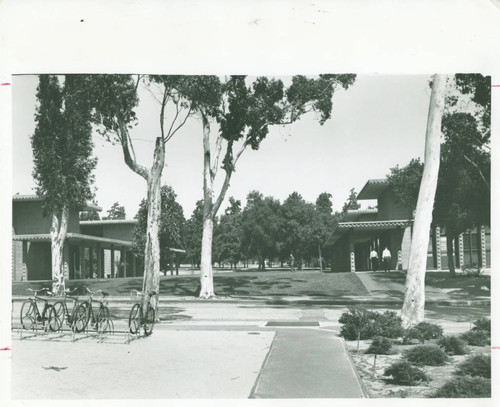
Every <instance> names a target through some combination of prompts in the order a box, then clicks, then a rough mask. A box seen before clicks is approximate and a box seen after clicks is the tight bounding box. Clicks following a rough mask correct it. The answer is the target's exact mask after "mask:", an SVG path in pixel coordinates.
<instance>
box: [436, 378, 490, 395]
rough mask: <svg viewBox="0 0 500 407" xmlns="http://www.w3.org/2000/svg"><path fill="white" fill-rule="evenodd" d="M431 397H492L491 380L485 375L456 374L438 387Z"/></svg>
mask: <svg viewBox="0 0 500 407" xmlns="http://www.w3.org/2000/svg"><path fill="white" fill-rule="evenodd" d="M431 397H445V398H482V397H491V380H490V379H485V378H484V377H472V376H456V377H454V378H452V379H450V380H448V381H447V382H446V383H445V384H443V385H442V386H441V387H440V388H439V389H437V390H436V391H435V392H434V393H433V394H432V395H431Z"/></svg>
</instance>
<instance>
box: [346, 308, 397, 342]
mask: <svg viewBox="0 0 500 407" xmlns="http://www.w3.org/2000/svg"><path fill="white" fill-rule="evenodd" d="M339 322H340V323H341V324H343V325H342V327H341V329H340V335H341V336H342V337H343V338H345V339H347V340H356V339H357V338H358V333H359V339H361V340H364V339H371V338H374V337H376V336H383V337H386V338H399V337H402V336H403V334H404V329H403V326H402V321H401V317H399V316H398V315H397V314H396V312H394V311H385V312H384V313H379V312H375V311H368V310H365V309H360V308H353V307H351V308H349V309H348V311H346V312H344V313H342V315H341V316H340V318H339Z"/></svg>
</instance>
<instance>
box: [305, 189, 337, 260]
mask: <svg viewBox="0 0 500 407" xmlns="http://www.w3.org/2000/svg"><path fill="white" fill-rule="evenodd" d="M331 198H332V194H330V193H327V192H323V193H321V194H320V195H319V196H318V198H317V199H316V205H315V211H314V223H313V227H312V242H311V244H312V247H311V256H314V254H315V252H316V250H317V251H318V252H317V253H318V257H319V258H320V260H319V261H320V262H321V263H320V268H321V269H322V267H323V255H322V252H321V251H322V248H323V247H324V245H325V244H326V243H327V240H328V237H329V236H330V235H331V234H332V232H333V230H334V228H335V225H336V223H337V221H336V217H335V216H334V215H333V213H332V206H333V205H332V201H331Z"/></svg>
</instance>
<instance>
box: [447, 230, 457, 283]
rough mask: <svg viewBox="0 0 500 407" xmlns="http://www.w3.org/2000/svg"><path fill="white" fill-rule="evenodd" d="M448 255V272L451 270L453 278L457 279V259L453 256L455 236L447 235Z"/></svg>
mask: <svg viewBox="0 0 500 407" xmlns="http://www.w3.org/2000/svg"><path fill="white" fill-rule="evenodd" d="M446 255H447V257H448V270H450V273H451V276H452V277H455V276H456V275H457V274H456V273H455V257H454V255H453V236H452V235H450V234H448V233H446Z"/></svg>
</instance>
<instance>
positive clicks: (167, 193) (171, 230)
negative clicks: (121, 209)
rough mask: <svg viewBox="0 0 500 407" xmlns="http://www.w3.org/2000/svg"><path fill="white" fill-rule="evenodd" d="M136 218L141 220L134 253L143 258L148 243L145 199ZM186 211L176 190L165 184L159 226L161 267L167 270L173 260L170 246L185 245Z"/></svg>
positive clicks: (162, 188)
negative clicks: (177, 199)
mask: <svg viewBox="0 0 500 407" xmlns="http://www.w3.org/2000/svg"><path fill="white" fill-rule="evenodd" d="M135 218H136V219H137V220H138V221H139V223H138V225H137V226H136V228H135V230H134V247H133V251H134V254H135V255H136V256H137V257H138V258H139V259H142V258H143V257H144V253H145V251H144V246H145V244H146V232H147V219H148V205H147V201H146V199H143V200H142V201H141V203H140V205H139V211H138V212H137V215H136V216H135ZM184 223H185V219H184V211H183V209H182V206H181V205H180V204H179V203H178V202H177V201H176V194H175V192H174V190H173V189H172V188H171V187H170V186H168V185H164V186H162V187H161V217H160V227H159V239H160V267H161V269H162V270H167V266H168V264H170V263H171V262H172V260H173V255H172V253H171V252H170V251H169V250H168V248H177V249H179V248H182V247H184V241H183V234H184Z"/></svg>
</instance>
